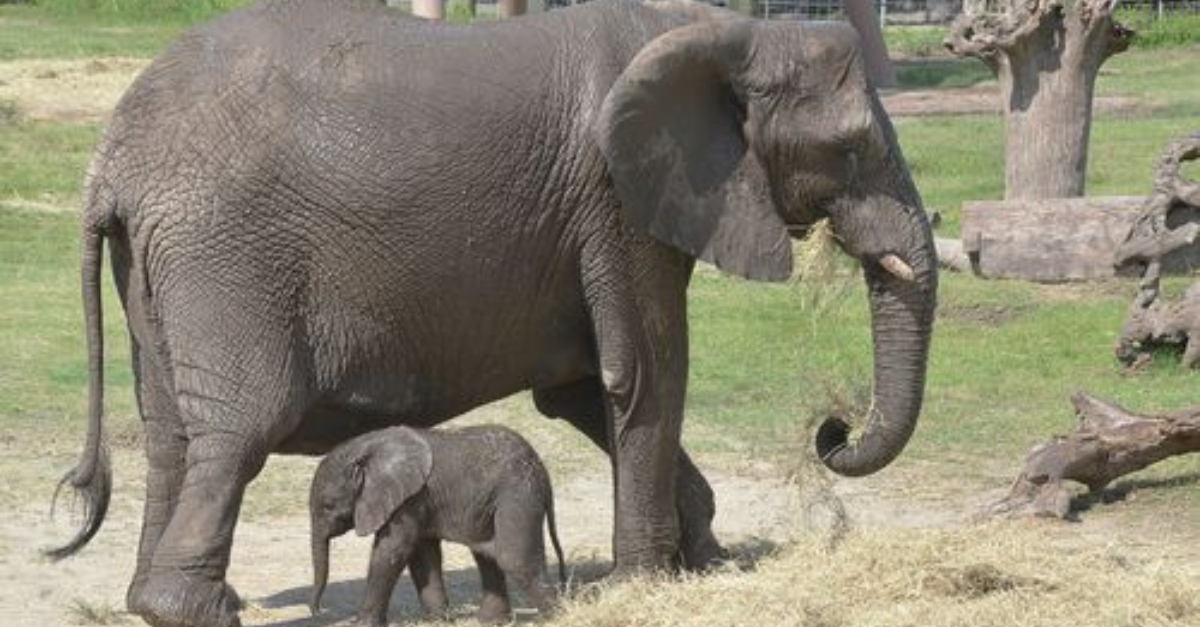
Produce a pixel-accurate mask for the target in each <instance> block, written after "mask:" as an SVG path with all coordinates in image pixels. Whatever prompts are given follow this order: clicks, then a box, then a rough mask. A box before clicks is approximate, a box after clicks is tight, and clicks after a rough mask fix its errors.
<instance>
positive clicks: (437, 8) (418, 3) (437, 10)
mask: <svg viewBox="0 0 1200 627" xmlns="http://www.w3.org/2000/svg"><path fill="white" fill-rule="evenodd" d="M412 14H413V15H415V16H417V17H423V18H425V19H427V20H444V19H446V5H445V3H443V2H442V0H412Z"/></svg>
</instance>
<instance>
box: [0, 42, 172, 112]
mask: <svg viewBox="0 0 1200 627" xmlns="http://www.w3.org/2000/svg"><path fill="white" fill-rule="evenodd" d="M147 64H148V62H147V61H146V60H144V59H130V58H120V57H115V58H109V57H106V58H102V59H84V60H43V59H35V60H21V61H7V62H4V63H0V101H3V100H9V101H12V102H15V103H16V105H17V109H18V111H20V113H21V115H23V116H24V117H26V118H29V119H34V120H53V121H66V122H97V121H100V120H103V119H105V118H106V117H108V115H110V114H111V113H112V110H113V108H114V107H115V106H116V104H117V100H119V99H120V97H121V94H123V93H125V90H126V89H127V88H128V87H129V84H130V83H132V82H133V79H134V77H136V76H137V74H138V72H141V71H142V69H143V68H145V67H146V65H147Z"/></svg>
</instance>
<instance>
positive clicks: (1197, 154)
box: [1114, 131, 1200, 266]
mask: <svg viewBox="0 0 1200 627" xmlns="http://www.w3.org/2000/svg"><path fill="white" fill-rule="evenodd" d="M1196 159H1200V131H1196V132H1194V133H1192V134H1190V135H1187V136H1185V137H1181V138H1179V139H1177V140H1175V141H1173V142H1171V143H1169V144H1167V147H1166V149H1164V150H1163V154H1162V156H1161V157H1159V159H1158V164H1157V165H1156V166H1155V168H1154V186H1153V189H1152V193H1151V194H1150V197H1149V198H1147V199H1146V203H1145V204H1144V205H1143V206H1142V211H1141V214H1140V215H1139V216H1138V217H1137V219H1136V220H1134V222H1133V224H1132V225H1130V228H1129V233H1128V234H1127V235H1126V237H1125V241H1123V242H1122V243H1121V246H1120V247H1119V248H1118V249H1117V252H1116V258H1115V260H1114V263H1116V264H1117V265H1118V266H1123V265H1130V264H1134V263H1150V262H1152V261H1160V260H1163V259H1167V258H1169V256H1170V255H1171V254H1173V252H1174V251H1176V250H1177V249H1180V248H1186V247H1188V246H1192V247H1193V248H1200V241H1197V240H1200V183H1197V182H1195V181H1192V180H1190V179H1188V178H1187V177H1186V176H1184V175H1183V171H1182V170H1183V164H1184V162H1186V161H1194V160H1196Z"/></svg>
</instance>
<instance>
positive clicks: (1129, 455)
mask: <svg viewBox="0 0 1200 627" xmlns="http://www.w3.org/2000/svg"><path fill="white" fill-rule="evenodd" d="M1071 400H1072V402H1073V403H1074V405H1075V413H1076V416H1077V417H1078V418H1079V425H1078V427H1077V428H1076V430H1075V432H1074V433H1072V434H1070V435H1068V436H1056V437H1054V438H1053V439H1051V440H1050V441H1049V442H1046V443H1044V444H1040V445H1038V446H1036V447H1034V448H1033V450H1031V451H1030V452H1029V455H1028V456H1026V458H1025V468H1024V470H1023V471H1022V472H1021V474H1020V476H1018V477H1017V479H1016V481H1014V482H1013V485H1012V488H1011V489H1010V490H1009V493H1008V495H1007V496H1005V497H1004V498H1003V499H1001V500H1000V501H998V502H996V503H994V504H992V505H991V506H989V507H988V508H987V509H986V511H985V513H986V514H987V515H990V516H1003V517H1018V516H1041V517H1053V518H1062V519H1065V518H1067V517H1068V516H1069V515H1070V514H1071V500H1072V498H1073V493H1072V491H1071V489H1070V488H1069V487H1068V486H1067V482H1069V481H1074V482H1078V483H1082V484H1083V485H1085V486H1087V487H1088V489H1089V490H1090V491H1091V492H1092V493H1099V492H1100V491H1101V490H1103V489H1104V488H1105V487H1106V486H1107V485H1108V484H1109V483H1111V482H1112V481H1113V480H1114V479H1116V478H1118V477H1121V476H1123V475H1127V474H1129V473H1132V472H1136V471H1138V470H1141V469H1143V468H1146V467H1147V466H1150V465H1151V464H1154V463H1156V462H1159V461H1161V460H1163V459H1166V458H1168V457H1172V456H1174V455H1181V454H1183V453H1190V452H1193V451H1198V450H1200V407H1193V408H1191V409H1186V410H1183V411H1180V412H1175V413H1172V414H1165V415H1161V416H1150V415H1144V414H1136V413H1133V412H1130V411H1128V410H1126V409H1124V408H1122V407H1120V406H1118V405H1116V404H1114V403H1112V402H1109V401H1105V400H1101V399H1098V398H1096V397H1094V396H1091V395H1088V394H1084V393H1082V392H1081V393H1077V394H1075V395H1074V396H1073V397H1072V399H1071Z"/></svg>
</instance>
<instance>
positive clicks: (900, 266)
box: [879, 253, 917, 281]
mask: <svg viewBox="0 0 1200 627" xmlns="http://www.w3.org/2000/svg"><path fill="white" fill-rule="evenodd" d="M879 265H881V266H883V269H884V270H887V271H888V272H890V273H892V276H894V277H896V278H897V279H900V280H901V281H912V280H913V279H915V278H916V277H917V273H915V272H913V269H912V266H910V265H908V264H907V263H905V261H904V260H903V259H901V258H899V257H897V256H896V255H894V254H891V253H888V254H886V255H884V256H883V257H881V258H880V259H879Z"/></svg>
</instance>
